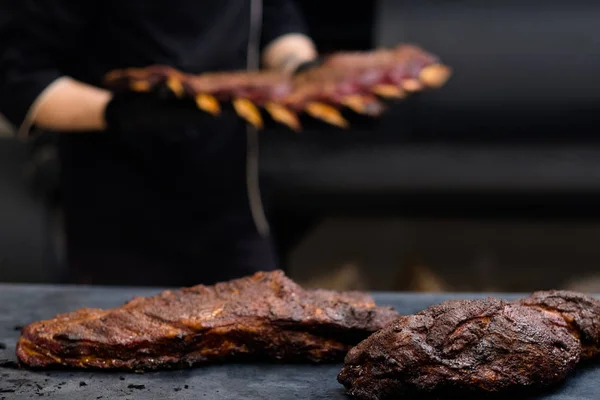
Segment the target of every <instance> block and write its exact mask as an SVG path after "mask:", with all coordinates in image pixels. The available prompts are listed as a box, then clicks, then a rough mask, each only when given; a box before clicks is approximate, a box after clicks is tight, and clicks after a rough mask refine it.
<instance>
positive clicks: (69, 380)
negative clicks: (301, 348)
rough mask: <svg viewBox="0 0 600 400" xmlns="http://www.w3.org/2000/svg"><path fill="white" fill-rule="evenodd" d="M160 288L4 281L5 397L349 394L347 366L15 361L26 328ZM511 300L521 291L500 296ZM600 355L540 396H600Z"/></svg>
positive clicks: (0, 325) (405, 300) (0, 372)
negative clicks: (90, 367) (45, 365)
mask: <svg viewBox="0 0 600 400" xmlns="http://www.w3.org/2000/svg"><path fill="white" fill-rule="evenodd" d="M157 292H159V290H158V289H156V290H152V289H139V288H88V287H58V286H11V285H0V400H9V399H10V400H12V399H30V398H39V397H41V398H50V399H81V400H86V399H96V400H100V399H144V400H146V399H147V400H152V399H194V400H195V399H207V400H212V399H236V400H237V399H240V400H241V399H249V400H254V399H257V400H258V399H277V400H279V399H282V400H283V399H311V400H312V399H346V396H345V395H344V389H343V387H342V386H341V385H340V384H339V383H338V382H337V380H336V377H337V374H338V372H339V371H340V369H341V365H324V366H314V365H265V364H246V365H221V366H206V367H200V368H195V369H190V370H182V371H169V372H157V373H147V374H132V373H131V374H130V373H122V372H102V373H98V372H81V371H52V372H50V371H48V372H30V371H26V370H22V369H18V368H17V367H16V363H15V362H16V358H15V355H14V352H15V344H16V341H17V339H18V337H19V330H20V327H22V326H24V325H26V324H28V323H30V322H33V321H36V320H39V319H45V318H50V317H53V316H55V315H56V314H58V313H63V312H68V311H73V310H75V309H77V308H80V307H100V308H110V307H115V306H118V305H120V304H122V303H124V302H125V301H127V300H130V299H131V298H132V297H134V296H138V295H139V296H147V295H152V294H155V293H157ZM484 296H485V295H480V294H479V295H473V294H460V295H425V294H414V295H413V294H387V293H380V294H375V299H376V300H377V303H378V304H380V305H393V306H395V307H396V309H397V310H398V311H399V312H400V313H401V314H411V313H414V312H416V311H420V310H422V309H423V308H426V307H428V306H429V305H432V304H435V303H439V302H441V301H443V300H446V299H447V298H449V297H459V298H475V297H484ZM500 297H504V298H507V299H512V298H515V297H518V296H515V295H510V296H508V295H502V296H500ZM599 393H600V361H599V362H598V363H595V364H592V365H588V366H585V367H580V368H578V369H577V371H576V373H575V374H574V375H572V376H571V377H570V378H569V379H568V380H567V381H566V382H565V384H564V385H563V386H562V387H561V388H560V389H559V390H557V391H555V392H552V393H548V394H545V395H542V396H539V397H536V398H535V399H536V400H541V399H543V400H550V399H552V400H598V399H599V398H600V394H599Z"/></svg>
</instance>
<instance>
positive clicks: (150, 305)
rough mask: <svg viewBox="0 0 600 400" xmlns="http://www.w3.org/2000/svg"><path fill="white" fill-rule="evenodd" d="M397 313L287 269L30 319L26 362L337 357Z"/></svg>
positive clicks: (150, 364)
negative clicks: (307, 284) (299, 278)
mask: <svg viewBox="0 0 600 400" xmlns="http://www.w3.org/2000/svg"><path fill="white" fill-rule="evenodd" d="M397 317H398V314H397V313H396V311H394V310H393V309H392V308H389V307H378V306H376V304H375V303H374V301H373V299H372V298H371V297H370V296H369V295H367V294H364V293H359V292H334V291H327V290H304V289H303V288H301V287H300V286H299V285H297V284H296V283H294V282H293V281H291V280H290V279H289V278H287V277H286V276H285V275H284V274H283V272H281V271H274V272H260V273H257V274H255V275H253V276H249V277H244V278H240V279H236V280H232V281H228V282H223V283H218V284H216V285H214V286H203V285H198V286H194V287H190V288H183V289H180V290H167V291H164V292H162V293H159V294H157V295H155V296H153V297H139V298H135V299H133V300H131V301H129V302H128V303H126V304H124V305H122V306H121V307H118V308H114V309H110V310H102V309H81V310H78V311H75V312H71V313H68V314H63V315H58V316H56V317H55V318H53V319H50V320H46V321H39V322H35V323H32V324H30V325H28V326H26V327H25V328H24V329H23V331H22V335H21V337H20V339H19V341H18V344H17V357H18V359H19V361H20V363H21V364H22V365H24V366H26V367H30V368H50V367H70V368H92V369H97V368H99V369H124V370H135V371H145V370H155V369H165V368H183V367H192V366H194V365H199V364H205V363H217V362H227V361H230V362H231V361H244V360H246V361H248V360H251V361H261V360H262V361H271V362H341V361H342V360H343V357H344V355H345V354H346V353H347V351H348V350H349V349H350V348H351V347H352V346H354V345H356V344H357V343H359V342H360V341H361V340H363V339H365V338H367V337H368V336H369V335H370V334H372V333H373V332H375V331H377V330H378V329H381V328H382V327H383V326H385V325H387V324H389V323H390V322H391V321H392V320H394V319H395V318H397Z"/></svg>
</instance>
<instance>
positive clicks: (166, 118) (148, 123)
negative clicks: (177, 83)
mask: <svg viewBox="0 0 600 400" xmlns="http://www.w3.org/2000/svg"><path fill="white" fill-rule="evenodd" d="M215 118H219V117H218V116H213V115H210V114H208V113H206V112H203V111H201V110H200V109H199V108H198V107H197V106H196V104H195V102H194V100H193V99H178V98H175V97H174V96H170V97H169V96H160V95H156V94H154V93H151V94H149V93H135V92H127V93H115V95H114V96H113V99H112V100H111V101H110V102H109V104H108V105H107V107H106V110H105V119H106V124H107V130H108V131H110V132H114V133H116V134H119V135H122V134H125V135H136V134H149V133H160V134H164V135H175V136H176V135H181V134H182V133H183V134H185V132H189V131H190V130H197V129H198V128H202V127H204V126H206V124H207V123H210V122H211V121H213V120H214V119H215Z"/></svg>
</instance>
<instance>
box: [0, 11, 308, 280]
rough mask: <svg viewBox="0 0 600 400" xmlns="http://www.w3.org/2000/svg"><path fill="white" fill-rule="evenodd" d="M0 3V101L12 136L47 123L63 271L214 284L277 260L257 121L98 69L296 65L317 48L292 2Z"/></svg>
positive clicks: (73, 276)
mask: <svg viewBox="0 0 600 400" xmlns="http://www.w3.org/2000/svg"><path fill="white" fill-rule="evenodd" d="M2 3H5V4H3V5H2V6H1V7H0V9H4V10H9V9H12V10H11V15H12V16H14V17H11V18H10V19H9V21H7V20H8V19H7V18H4V25H3V26H2V27H1V28H2V30H1V31H0V33H1V34H2V35H3V40H2V49H1V50H2V51H1V52H0V113H2V114H4V115H5V116H6V117H7V118H8V119H9V120H10V121H11V122H12V123H13V124H14V125H15V126H16V127H17V128H18V132H19V135H21V136H22V137H27V136H28V135H32V134H37V133H38V132H55V133H58V137H59V153H60V163H61V187H62V193H61V197H62V202H63V205H64V213H65V226H66V228H65V229H66V236H67V262H68V270H69V281H70V282H77V283H94V284H125V285H160V286H165V285H192V284H197V283H204V284H211V283H214V282H217V281H221V280H227V279H232V278H236V277H240V276H245V275H248V274H251V273H253V272H255V271H258V270H272V269H274V268H276V260H275V256H274V252H273V249H272V246H271V242H270V237H269V226H268V223H267V220H266V218H265V214H264V211H263V204H262V199H261V194H260V190H259V186H258V177H257V155H258V153H257V151H258V147H257V146H258V141H257V140H258V138H257V132H255V131H253V130H252V129H251V128H249V127H248V126H247V125H246V124H245V123H244V122H242V120H241V119H240V118H236V117H233V116H232V117H227V116H225V117H219V118H214V117H211V116H209V115H207V114H204V113H202V112H199V111H198V110H197V109H194V108H193V107H189V106H188V105H182V103H181V102H172V101H171V102H170V101H168V100H154V99H152V100H150V99H146V98H143V99H141V98H139V96H138V97H136V96H131V95H121V94H114V93H111V92H109V91H107V90H104V89H103V88H102V79H103V77H104V75H105V74H106V73H107V72H109V71H110V70H113V69H117V68H125V67H144V66H148V65H153V64H163V65H170V66H173V67H175V68H178V69H181V70H183V71H185V72H189V73H201V72H205V71H228V70H243V69H256V68H259V67H262V68H272V69H280V70H284V71H286V72H289V73H293V72H294V71H295V70H296V69H297V68H298V67H299V66H301V65H304V64H305V63H310V61H311V60H314V59H316V56H317V55H316V50H315V47H314V45H313V43H312V41H311V40H310V39H309V37H308V36H307V35H306V30H305V26H304V24H303V21H302V19H301V17H300V14H299V12H298V10H297V9H296V6H295V4H294V3H293V0H262V1H261V0H202V1H199V0H152V1H148V0H119V1H117V0H86V1H82V0H52V1H49V0H20V1H19V7H14V3H15V2H13V1H12V0H1V1H0V4H2ZM4 15H5V16H6V14H4ZM5 35H6V36H5Z"/></svg>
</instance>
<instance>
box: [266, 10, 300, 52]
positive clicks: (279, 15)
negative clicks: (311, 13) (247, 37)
mask: <svg viewBox="0 0 600 400" xmlns="http://www.w3.org/2000/svg"><path fill="white" fill-rule="evenodd" d="M297 1H298V0H263V28H262V37H261V48H263V49H264V48H265V47H266V46H267V45H269V43H271V42H272V41H273V40H275V39H277V38H278V37H280V36H283V35H285V34H288V33H302V34H306V35H308V28H307V26H306V22H305V21H304V18H303V16H302V13H301V11H300V9H299V7H298V4H297Z"/></svg>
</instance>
